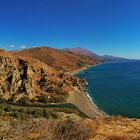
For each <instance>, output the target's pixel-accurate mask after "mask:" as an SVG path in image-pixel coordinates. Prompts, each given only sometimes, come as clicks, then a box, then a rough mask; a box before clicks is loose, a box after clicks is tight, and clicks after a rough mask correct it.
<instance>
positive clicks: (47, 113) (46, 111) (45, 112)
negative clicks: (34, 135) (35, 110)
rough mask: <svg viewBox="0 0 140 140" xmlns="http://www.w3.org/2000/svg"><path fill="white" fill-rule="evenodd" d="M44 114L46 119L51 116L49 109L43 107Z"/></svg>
mask: <svg viewBox="0 0 140 140" xmlns="http://www.w3.org/2000/svg"><path fill="white" fill-rule="evenodd" d="M43 115H44V117H45V118H46V119H48V118H49V117H50V114H49V112H48V110H47V109H43Z"/></svg>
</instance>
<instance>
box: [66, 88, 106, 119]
mask: <svg viewBox="0 0 140 140" xmlns="http://www.w3.org/2000/svg"><path fill="white" fill-rule="evenodd" d="M67 102H68V103H72V104H74V105H75V106H77V107H78V108H79V110H80V111H82V112H83V113H84V114H85V115H87V116H88V117H90V118H96V117H98V116H104V115H105V113H103V112H102V111H101V110H100V109H99V108H98V107H97V106H96V105H95V104H94V103H92V102H91V101H90V99H89V98H88V96H87V94H86V93H84V92H82V91H79V89H77V88H75V91H73V92H71V93H70V96H69V97H68V100H67Z"/></svg>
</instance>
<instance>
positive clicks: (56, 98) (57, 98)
mask: <svg viewBox="0 0 140 140" xmlns="http://www.w3.org/2000/svg"><path fill="white" fill-rule="evenodd" d="M65 101H66V96H63V95H54V96H52V97H51V98H50V99H49V102H54V103H63V102H65Z"/></svg>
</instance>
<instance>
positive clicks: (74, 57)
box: [13, 47, 97, 71]
mask: <svg viewBox="0 0 140 140" xmlns="http://www.w3.org/2000/svg"><path fill="white" fill-rule="evenodd" d="M13 53H15V54H16V55H19V56H30V57H33V58H36V59H38V60H40V61H42V62H44V63H46V64H47V65H49V66H51V67H54V68H55V69H57V70H64V71H71V70H75V69H78V68H80V67H83V66H86V65H94V64H96V63H97V61H96V59H92V58H90V57H87V56H84V55H79V54H75V53H72V52H66V51H63V50H60V49H54V48H50V47H35V48H31V49H25V50H22V51H16V52H13Z"/></svg>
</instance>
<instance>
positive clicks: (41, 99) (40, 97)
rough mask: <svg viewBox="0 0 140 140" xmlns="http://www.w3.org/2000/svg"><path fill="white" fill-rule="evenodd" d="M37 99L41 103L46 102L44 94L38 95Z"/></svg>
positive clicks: (46, 98)
mask: <svg viewBox="0 0 140 140" xmlns="http://www.w3.org/2000/svg"><path fill="white" fill-rule="evenodd" d="M37 99H38V100H37V101H38V102H41V103H47V102H48V97H47V96H45V95H41V96H38V97H37Z"/></svg>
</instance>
